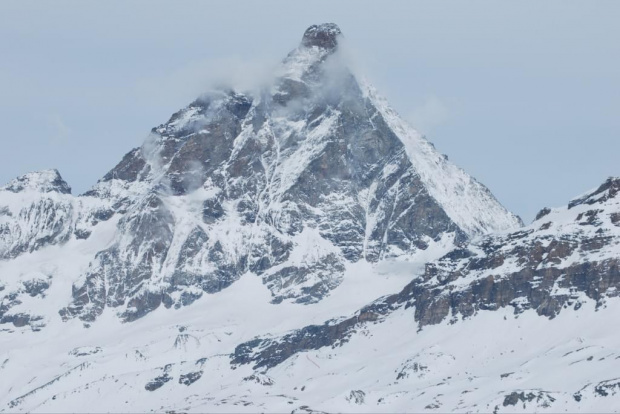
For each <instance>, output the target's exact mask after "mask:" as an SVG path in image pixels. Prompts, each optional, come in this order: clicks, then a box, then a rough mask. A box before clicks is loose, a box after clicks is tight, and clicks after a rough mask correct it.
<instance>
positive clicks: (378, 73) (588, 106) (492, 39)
mask: <svg viewBox="0 0 620 414" xmlns="http://www.w3.org/2000/svg"><path fill="white" fill-rule="evenodd" d="M619 21H620V2H618V1H607V2H604V1H592V2H586V1H579V2H571V1H562V2H559V1H544V2H540V1H519V2H497V1H466V2H465V1H459V2H456V1H455V2H444V1H427V2H417V1H410V0H408V1H402V2H395V1H394V2H388V1H385V0H381V1H374V2H364V1H360V0H355V1H338V2H336V1H325V2H323V1H316V0H314V1H312V2H308V1H304V2H301V1H281V2H258V1H246V2H241V1H225V2H224V1H222V2H207V1H196V2H192V1H175V2H172V1H170V2H161V1H134V2H115V1H110V0H106V1H100V2H85V1H74V2H63V1H54V2H51V1H50V2H44V1H40V2H30V1H14V2H13V1H7V0H3V1H2V2H0V124H1V126H2V129H1V130H0V131H1V135H0V143H1V144H2V146H1V148H2V150H1V152H0V156H1V162H0V182H3V183H4V182H6V181H8V180H10V179H11V178H13V177H15V176H18V175H21V174H23V173H26V172H28V171H32V170H38V169H45V168H57V169H58V170H60V172H61V174H62V175H63V177H64V178H65V179H66V180H67V181H68V182H69V184H70V185H71V186H72V187H73V189H74V193H75V194H78V193H82V192H84V191H86V190H87V189H88V188H89V187H90V186H91V185H93V184H94V183H95V182H96V181H97V180H98V179H99V178H101V177H102V176H103V175H104V174H105V173H106V172H107V171H108V170H109V169H111V168H112V167H113V166H114V165H115V164H116V163H117V162H118V161H120V159H121V157H122V156H123V155H124V154H125V153H126V152H127V151H129V150H130V149H131V148H133V147H136V146H139V145H140V144H141V143H142V140H143V139H144V138H145V137H146V135H147V133H148V132H149V130H150V129H151V128H152V127H153V126H156V125H159V124H161V123H163V122H165V121H167V120H168V118H169V116H170V115H171V114H172V113H173V112H175V111H176V110H178V109H180V108H181V107H183V106H184V105H186V104H187V103H189V102H190V101H191V100H192V99H193V98H194V97H196V96H197V95H199V94H200V92H201V91H203V90H206V89H207V88H208V86H209V85H210V84H211V83H213V82H214V81H218V80H221V79H223V78H225V77H231V78H233V79H234V80H235V81H237V82H240V83H244V82H250V81H251V80H252V79H254V78H259V77H260V76H264V73H265V71H266V70H268V69H269V68H270V67H272V66H273V65H274V64H276V63H277V62H278V61H279V60H280V59H282V58H283V57H284V56H285V55H286V54H287V53H288V52H289V50H291V49H293V48H294V47H296V46H297V44H298V43H299V41H300V39H301V35H302V34H303V32H304V30H305V29H306V28H307V27H308V26H309V25H311V24H314V23H322V22H335V23H337V24H338V25H339V26H340V27H341V29H342V31H343V33H344V36H345V37H346V39H347V43H348V46H349V48H350V49H351V50H352V54H353V55H354V61H355V62H356V63H355V64H356V70H357V71H358V72H362V73H364V74H365V75H366V77H367V78H368V79H369V80H370V82H371V83H373V84H374V85H375V86H376V87H377V88H378V89H379V91H380V92H381V93H382V94H383V95H384V96H385V97H386V98H387V99H388V100H389V101H390V103H391V104H392V106H393V107H394V108H395V109H396V110H397V111H398V112H399V113H400V114H401V115H402V116H403V117H404V118H406V119H408V120H409V121H410V122H411V123H412V124H413V125H414V126H415V127H417V128H418V129H419V130H421V131H422V132H423V133H425V134H426V135H427V137H428V139H429V140H430V141H432V142H433V143H434V144H435V146H436V147H437V148H438V149H439V150H440V151H441V152H443V153H445V154H447V155H448V156H449V158H450V159H451V160H452V161H453V162H455V163H456V164H457V165H459V166H461V167H462V168H464V169H465V170H466V171H467V172H469V173H470V174H471V175H473V176H474V177H476V178H477V179H478V180H479V181H481V182H482V183H484V184H486V185H487V186H488V187H489V188H490V189H491V191H493V193H494V194H495V195H496V196H497V198H498V199H499V200H500V201H501V202H502V203H503V204H504V205H505V206H506V207H507V208H509V209H510V210H512V211H514V212H515V213H517V214H519V215H521V217H522V218H523V219H524V220H525V221H526V222H529V221H530V220H531V219H532V218H533V217H534V215H535V214H536V212H537V211H538V210H539V209H540V208H542V207H544V206H560V205H564V204H566V203H567V202H568V200H569V199H571V198H572V197H573V196H576V195H578V194H580V193H582V192H584V191H586V190H588V189H589V188H591V187H595V186H598V185H599V184H600V183H601V182H602V181H603V180H604V179H605V178H606V177H608V176H610V175H616V176H620V24H619V23H618V22H619Z"/></svg>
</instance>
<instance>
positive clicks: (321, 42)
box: [301, 23, 342, 49]
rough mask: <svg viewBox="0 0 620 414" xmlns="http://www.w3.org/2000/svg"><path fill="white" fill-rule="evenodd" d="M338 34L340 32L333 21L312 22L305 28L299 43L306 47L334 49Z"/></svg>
mask: <svg viewBox="0 0 620 414" xmlns="http://www.w3.org/2000/svg"><path fill="white" fill-rule="evenodd" d="M340 36H342V32H341V31H340V27H338V25H337V24H335V23H323V24H313V25H312V26H310V27H308V29H306V31H305V33H304V36H303V38H302V40H301V44H302V45H303V46H306V47H312V46H318V47H320V48H324V49H335V48H336V46H338V38H339V37H340Z"/></svg>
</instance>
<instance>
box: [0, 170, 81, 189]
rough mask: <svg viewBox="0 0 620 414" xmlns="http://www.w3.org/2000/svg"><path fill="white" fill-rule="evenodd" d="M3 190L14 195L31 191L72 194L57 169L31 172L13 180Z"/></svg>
mask: <svg viewBox="0 0 620 414" xmlns="http://www.w3.org/2000/svg"><path fill="white" fill-rule="evenodd" d="M1 189H2V190H6V191H11V192H13V193H19V192H22V191H26V190H31V191H38V192H40V193H52V192H54V193H60V194H71V187H70V186H69V184H67V182H66V181H65V180H63V178H62V177H61V176H60V173H59V172H58V170H56V169H50V170H42V171H33V172H29V173H28V174H24V175H22V176H21V177H17V178H15V179H13V180H12V181H11V182H10V183H8V184H7V185H6V186H4V187H2V188H1Z"/></svg>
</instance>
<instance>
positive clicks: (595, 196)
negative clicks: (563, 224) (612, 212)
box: [568, 177, 620, 209]
mask: <svg viewBox="0 0 620 414" xmlns="http://www.w3.org/2000/svg"><path fill="white" fill-rule="evenodd" d="M619 192H620V177H609V178H608V179H607V180H606V181H605V182H604V183H603V184H601V185H600V187H598V188H597V189H596V190H594V191H590V192H588V193H587V194H585V195H584V196H581V197H578V198H576V199H574V200H572V201H571V202H570V203H569V204H568V208H569V209H570V208H573V207H575V206H578V205H581V204H595V203H604V202H605V201H607V200H609V199H610V198H615V197H616V196H617V195H618V193H619Z"/></svg>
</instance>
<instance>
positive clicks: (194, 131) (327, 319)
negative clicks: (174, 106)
mask: <svg viewBox="0 0 620 414" xmlns="http://www.w3.org/2000/svg"><path fill="white" fill-rule="evenodd" d="M341 36H342V35H341V33H340V29H339V28H338V27H337V26H336V25H334V24H323V25H317V26H311V27H310V28H309V29H308V30H307V31H306V32H305V33H304V35H303V38H302V41H301V44H300V45H299V47H297V48H296V49H295V50H293V51H292V52H291V53H289V54H288V56H287V57H286V58H285V59H284V60H283V62H282V64H281V65H280V67H279V68H278V71H277V73H276V74H275V75H274V77H273V79H272V81H271V82H269V83H268V84H267V85H265V86H264V87H263V88H261V89H260V91H259V92H241V91H234V90H227V89H220V90H216V91H212V92H210V93H207V94H204V95H202V96H200V97H199V98H198V99H197V100H196V101H194V102H192V103H191V104H190V105H188V106H187V107H185V108H183V109H181V110H180V111H179V112H177V113H175V114H174V115H172V117H171V118H170V120H169V121H168V122H166V123H165V124H162V125H160V126H158V127H156V128H153V130H152V131H151V133H150V135H149V137H148V138H147V140H146V141H145V143H144V144H143V145H142V146H141V147H139V148H135V149H133V150H131V151H130V152H129V153H128V154H127V155H126V156H125V157H124V158H123V159H122V160H121V162H120V163H119V164H118V165H117V166H116V167H114V168H113V169H112V170H111V171H110V172H109V173H108V174H106V175H105V176H104V177H103V178H102V179H101V180H100V181H99V182H98V183H97V184H96V185H95V186H94V187H93V188H92V189H91V190H90V191H88V192H87V193H85V194H83V195H80V196H73V195H71V189H70V187H69V185H68V184H67V183H66V182H64V180H63V179H62V178H61V176H60V174H59V173H58V171H56V170H49V171H42V172H37V173H30V174H27V175H25V176H23V177H20V178H17V179H15V180H13V181H12V182H11V183H9V184H8V185H6V186H5V187H2V188H1V189H0V297H2V302H1V304H0V332H1V333H2V334H1V335H0V352H1V355H0V364H1V366H0V372H1V373H2V378H8V379H9V380H3V381H1V382H0V411H45V412H50V411H98V412H99V411H122V412H127V411H136V412H144V411H151V410H152V411H199V412H202V411H218V412H222V411H232V412H239V411H249V412H255V411H278V412H281V411H295V412H306V411H314V410H323V411H356V412H360V411H369V412H376V411H420V410H424V409H427V410H432V409H440V410H441V411H446V410H457V411H492V410H499V411H504V410H516V409H525V410H527V411H531V410H533V409H536V410H538V409H546V408H548V409H549V410H552V411H557V410H559V409H561V408H568V409H571V410H576V409H580V408H582V407H583V409H585V410H591V409H597V410H601V409H605V408H606V407H609V404H611V403H610V401H615V400H613V399H611V398H612V397H613V395H615V393H616V391H617V390H618V389H620V383H619V382H618V381H617V380H616V382H614V377H613V374H612V373H611V369H612V368H613V367H612V365H613V364H615V362H614V361H615V360H616V356H614V355H615V354H614V352H615V351H614V350H613V347H614V346H616V344H617V343H618V339H619V337H617V336H614V335H613V333H610V332H608V330H605V329H603V328H604V325H605V324H604V322H605V321H606V320H609V318H610V317H611V313H610V312H612V311H613V310H614V309H615V307H616V306H618V305H617V304H616V300H615V299H610V298H613V297H614V296H615V295H616V293H615V292H616V288H617V287H619V286H618V283H619V282H620V274H619V272H618V256H619V252H620V250H619V248H618V242H619V241H620V229H619V228H618V227H620V206H619V205H618V202H619V200H620V198H617V193H618V190H619V189H620V184H619V183H620V180H618V179H610V180H608V181H607V182H606V183H605V184H603V186H601V188H599V189H598V190H596V191H594V192H591V193H588V194H587V195H585V196H583V197H581V198H579V199H577V200H574V201H573V202H571V203H570V204H569V207H568V208H564V209H556V210H543V211H542V212H541V214H540V215H539V216H540V217H539V218H537V220H536V221H535V222H534V223H532V224H531V225H530V226H528V227H525V228H521V226H522V223H521V221H520V219H519V218H518V217H516V216H514V215H513V214H511V213H510V212H508V211H507V210H506V209H505V208H504V207H502V206H501V205H500V204H499V203H498V202H497V200H496V199H495V198H494V197H493V195H492V194H491V193H490V192H489V191H488V189H486V187H484V186H483V185H482V184H480V183H479V182H477V181H476V180H475V179H473V178H472V177H470V176H469V175H467V174H466V173H465V172H464V171H463V170H461V169H459V168H458V167H456V166H454V165H453V164H451V163H450V162H448V160H447V158H446V157H445V156H443V155H442V154H440V153H438V152H437V151H436V150H435V149H434V147H433V145H432V144H431V143H429V142H428V141H427V140H426V139H425V138H424V137H423V136H421V135H420V134H419V133H418V132H417V131H415V130H414V129H412V128H411V127H410V126H409V125H407V124H406V123H405V122H404V121H403V120H402V119H401V118H400V117H399V116H398V115H397V114H396V113H395V112H394V111H393V110H392V109H391V108H390V107H389V106H388V105H387V103H386V102H385V101H384V100H383V99H381V98H380V97H378V95H377V93H376V92H375V91H374V89H373V88H372V87H370V86H369V85H368V84H366V83H364V82H361V81H359V80H358V79H357V78H356V77H355V76H354V75H353V73H352V72H351V71H350V69H349V68H348V66H347V62H346V59H344V58H343V56H342V54H341V53H340V46H339V40H340V39H341ZM608 299H609V300H608ZM569 308H570V309H569ZM564 309H566V310H564ZM594 310H596V312H594ZM577 328H579V329H580V330H579V332H580V333H579V335H580V337H579V338H577V337H574V331H573V329H577ZM541 332H545V333H547V336H546V337H545V336H543V335H541ZM524 338H525V339H524ZM524 340H525V341H526V342H523V343H521V341H524ZM524 343H527V344H528V346H523V345H522V344H524ZM578 348H579V349H578ZM482 349H483V350H484V351H485V352H480V350H482ZM586 349H590V350H589V351H587V354H588V356H587V357H586V356H585V353H584V352H586V351H584V350H586ZM608 351H609V352H608ZM561 353H566V355H563V356H562V355H560V354H561ZM569 355H573V356H570V357H568V356H569ZM582 356H583V358H590V359H583V361H582V359H580V358H582ZM595 357H596V358H600V359H597V360H596V361H595V362H592V361H594V359H593V358H595ZM618 358H620V355H619V356H618ZM584 361H586V362H587V363H586V362H584ZM573 365H574V367H573ZM585 366H587V367H588V368H587V369H586V368H584V367H585ZM613 366H615V365H613ZM551 369H553V372H552V373H546V371H547V370H551ZM568 374H571V375H575V377H574V378H573V377H571V378H572V379H571V380H567V379H566V377H567V375H568ZM599 389H600V390H603V391H600V390H599ZM603 397H605V398H603Z"/></svg>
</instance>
